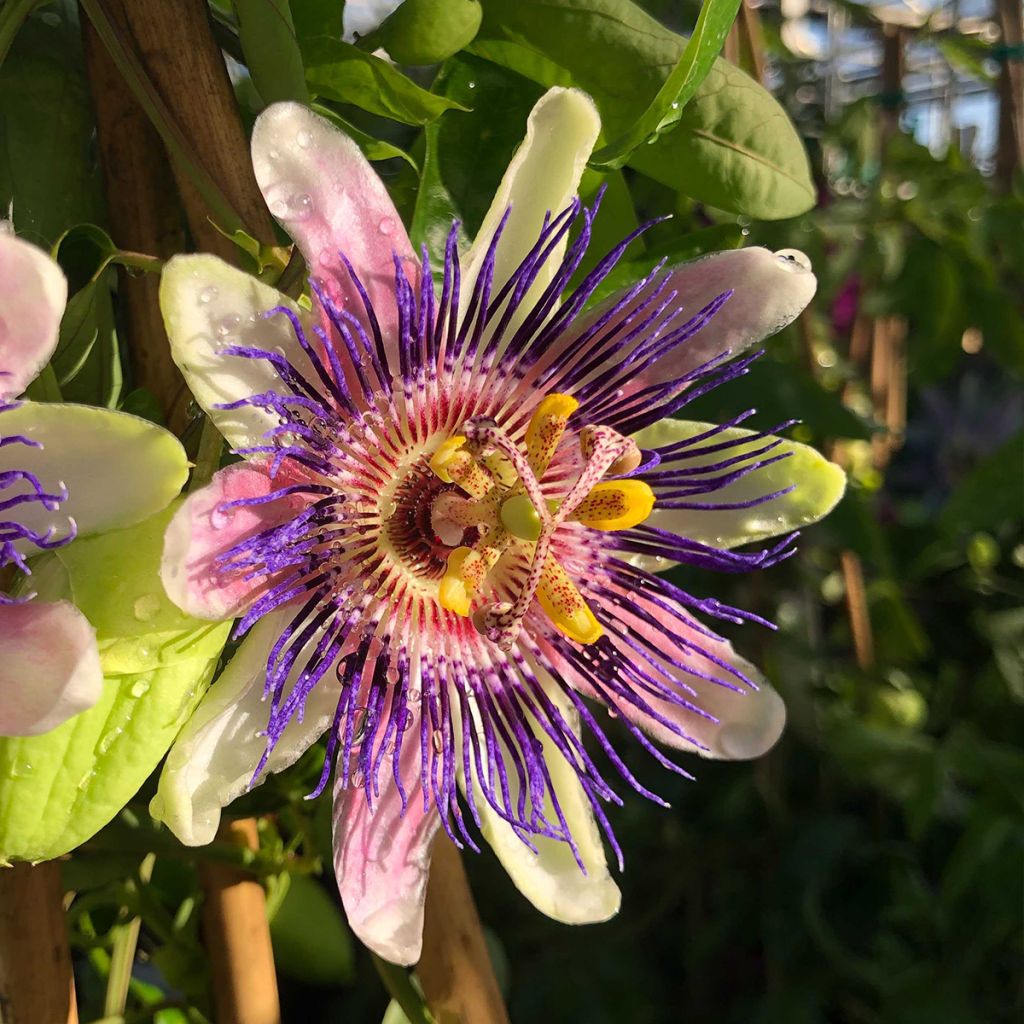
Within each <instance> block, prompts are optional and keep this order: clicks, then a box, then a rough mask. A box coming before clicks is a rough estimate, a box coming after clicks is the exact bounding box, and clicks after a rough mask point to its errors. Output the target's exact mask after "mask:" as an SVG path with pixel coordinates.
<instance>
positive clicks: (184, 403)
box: [82, 19, 189, 434]
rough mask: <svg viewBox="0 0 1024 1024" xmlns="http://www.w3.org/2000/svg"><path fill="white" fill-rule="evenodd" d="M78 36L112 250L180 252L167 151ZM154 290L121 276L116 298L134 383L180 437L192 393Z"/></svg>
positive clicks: (102, 52)
mask: <svg viewBox="0 0 1024 1024" xmlns="http://www.w3.org/2000/svg"><path fill="white" fill-rule="evenodd" d="M82 35H83V40H84V43H85V56H86V67H87V69H88V73H89V84H90V87H91V91H92V99H93V109H94V111H95V114H96V135H97V140H98V142H99V152H100V164H101V167H102V171H103V185H104V191H105V193H106V197H107V214H108V216H109V218H110V231H111V235H112V237H113V240H114V244H115V245H117V246H118V247H119V248H121V249H128V250H131V251H134V252H144V253H148V254H149V255H151V256H159V257H161V258H166V257H169V256H171V255H173V254H174V253H176V252H182V251H183V250H184V248H185V232H184V224H183V222H182V217H181V205H180V199H179V196H178V189H177V186H176V185H175V182H174V175H173V174H172V173H171V165H170V163H169V162H168V158H167V151H166V150H165V149H164V145H163V143H162V142H161V141H160V136H159V135H158V134H157V132H156V129H155V128H154V127H153V126H152V125H151V124H150V122H149V119H148V118H147V117H146V115H145V113H144V112H143V110H142V108H141V107H140V106H139V105H138V103H137V102H136V101H135V98H134V97H133V96H132V94H131V92H130V91H129V90H128V88H127V86H126V85H125V83H124V80H123V79H122V78H121V75H120V73H119V72H118V70H117V67H116V66H115V64H114V62H113V61H112V60H111V58H110V55H109V54H108V53H107V51H106V48H105V47H104V46H103V44H102V43H101V42H100V40H99V37H98V36H97V35H96V30H95V29H94V28H93V26H92V23H91V22H89V21H88V19H83V20H82ZM159 288H160V282H159V279H158V277H157V276H156V275H155V274H141V275H140V274H132V273H129V272H128V271H127V270H125V269H124V268H123V267H122V268H121V269H120V270H119V274H118V290H117V293H118V299H119V300H120V305H121V313H122V316H123V318H124V322H125V326H126V329H127V341H128V353H129V358H130V359H131V363H132V369H133V371H134V375H135V381H136V383H137V384H138V385H139V386H140V387H144V388H147V389H148V390H149V391H151V392H152V393H153V394H154V395H155V396H156V398H157V401H158V402H159V403H160V408H161V409H162V410H163V414H164V417H165V418H166V420H167V424H168V426H169V427H170V428H171V430H173V431H174V432H175V433H178V434H180V433H181V432H182V430H184V428H185V426H186V425H187V421H188V414H187V409H188V403H189V394H188V390H187V389H186V387H185V381H184V379H183V378H182V376H181V374H180V373H179V371H178V368H177V367H176V366H175V365H174V362H173V360H172V359H171V350H170V346H169V344H168V341H167V334H166V332H165V330H164V322H163V317H162V316H161V315H160V306H159V302H158V299H157V294H158V291H159Z"/></svg>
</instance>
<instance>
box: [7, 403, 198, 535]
mask: <svg viewBox="0 0 1024 1024" xmlns="http://www.w3.org/2000/svg"><path fill="white" fill-rule="evenodd" d="M0 430H2V432H3V435H4V436H8V437H9V436H11V435H12V434H17V435H20V436H23V437H27V438H29V439H30V440H32V441H36V442H38V443H39V444H41V445H42V447H41V448H32V447H29V446H27V445H23V444H8V445H5V446H4V447H2V448H0V472H4V471H6V470H18V469H21V470H28V471H29V472H31V473H34V474H35V475H36V476H37V477H38V478H39V480H40V482H41V483H42V485H43V486H44V487H45V488H46V490H47V492H48V493H50V494H57V493H58V492H59V490H60V486H61V484H63V485H64V486H65V487H66V488H67V492H68V497H67V500H66V501H62V502H61V503H60V505H59V506H58V507H57V509H56V510H55V511H50V510H47V509H45V508H44V507H43V506H42V505H41V504H39V502H36V501H32V502H26V503H24V504H22V505H18V506H16V507H15V508H13V509H12V510H10V513H9V515H10V518H12V519H14V520H15V521H16V522H18V523H21V524H22V525H25V526H28V527H31V528H32V529H33V530H38V531H44V530H45V529H47V528H48V527H50V526H52V527H53V528H54V529H55V532H56V535H57V536H62V535H64V534H66V533H67V531H68V518H69V517H71V518H73V519H74V520H75V523H76V524H77V526H78V532H79V534H82V535H84V534H89V533H99V532H101V531H103V530H113V529H120V528H122V527H126V526H134V525H135V524H136V523H140V522H142V520H144V519H148V518H149V517H150V516H151V515H155V514H156V513H157V512H159V511H160V510H161V509H162V508H165V507H166V506H167V504H168V503H169V502H170V501H171V499H172V498H174V497H175V496H176V495H177V494H178V492H179V491H180V490H181V488H182V486H183V485H184V483H185V480H186V478H187V477H188V460H187V458H186V457H185V450H184V449H183V448H182V446H181V443H180V442H179V441H178V439H177V438H176V437H175V436H174V435H173V434H171V433H169V432H168V431H166V430H164V429H163V428H162V427H158V426H156V425H155V424H153V423H149V422H147V421H146V420H143V419H140V418H139V417H137V416H131V415H129V414H128V413H124V412H114V411H112V410H109V409H93V408H90V407H89V406H84V405H62V404H60V403H50V402H25V403H23V404H22V405H20V406H18V407H17V408H15V409H10V410H8V411H7V412H4V413H3V414H2V417H0ZM17 486H18V488H19V489H18V490H13V489H12V490H11V491H10V492H9V496H14V495H15V494H19V493H29V492H30V490H31V488H30V487H29V486H28V485H27V484H24V483H21V484H18V485H17ZM21 547H22V545H21V544H19V549H21ZM24 550H31V548H30V547H27V546H26V547H25V548H24Z"/></svg>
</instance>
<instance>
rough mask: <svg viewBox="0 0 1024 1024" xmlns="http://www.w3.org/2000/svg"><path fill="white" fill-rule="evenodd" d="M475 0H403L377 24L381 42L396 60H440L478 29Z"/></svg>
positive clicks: (480, 12)
mask: <svg viewBox="0 0 1024 1024" xmlns="http://www.w3.org/2000/svg"><path fill="white" fill-rule="evenodd" d="M482 17H483V8H481V6H480V3H479V0H405V3H403V4H402V6H401V7H399V8H398V10H397V11H395V12H394V13H393V14H392V15H391V16H390V17H389V18H388V19H387V20H386V21H385V22H384V23H383V24H382V25H381V26H380V29H379V36H380V42H381V45H382V46H383V47H384V49H385V50H387V51H388V53H389V54H391V56H392V57H393V58H394V59H395V60H396V61H398V63H399V64H440V63H441V61H443V60H446V59H447V58H448V57H450V56H451V55H452V54H453V53H458V52H459V50H461V49H462V48H463V47H464V46H467V45H468V44H469V43H471V42H472V41H473V39H474V38H475V37H476V34H477V32H479V31H480V20H481V18H482Z"/></svg>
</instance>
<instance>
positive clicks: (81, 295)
mask: <svg viewBox="0 0 1024 1024" xmlns="http://www.w3.org/2000/svg"><path fill="white" fill-rule="evenodd" d="M115 281H116V278H115V276H114V273H113V271H112V270H105V271H103V272H101V273H100V274H99V275H98V276H97V277H95V278H93V279H92V280H91V281H89V283H88V284H87V285H86V286H85V287H84V288H82V289H81V290H80V291H78V292H76V293H75V294H74V295H72V296H71V298H70V300H69V301H68V304H67V308H66V309H65V310H64V316H63V318H62V319H61V322H60V340H59V341H58V342H57V349H56V351H55V352H54V354H53V360H52V366H53V369H54V372H55V373H56V375H57V381H58V383H59V384H60V389H61V394H62V395H63V397H64V399H65V400H67V401H71V402H81V403H83V404H86V405H100V406H104V407H106V408H108V409H113V408H116V406H117V403H118V401H119V399H120V397H121V385H122V383H123V378H122V373H121V357H120V353H119V349H118V342H117V330H116V328H115V325H114V305H113V299H112V297H111V289H112V288H113V286H114V283H115Z"/></svg>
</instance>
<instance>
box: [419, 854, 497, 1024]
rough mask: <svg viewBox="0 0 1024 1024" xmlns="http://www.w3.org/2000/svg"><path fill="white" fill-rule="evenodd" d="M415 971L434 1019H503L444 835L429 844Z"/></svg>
mask: <svg viewBox="0 0 1024 1024" xmlns="http://www.w3.org/2000/svg"><path fill="white" fill-rule="evenodd" d="M416 973H417V975H418V977H419V979H420V983H421V984H422V985H423V993H424V995H425V996H426V999H427V1005H428V1006H429V1007H430V1012H431V1013H432V1014H433V1015H434V1019H435V1021H436V1022H437V1024H508V1011H507V1010H506V1009H505V1004H504V1003H503V1002H502V999H501V993H500V992H499V991H498V982H497V979H496V978H495V977H494V968H493V967H492V965H491V958H490V955H489V953H488V952H487V943H486V942H485V941H484V935H483V930H482V928H481V926H480V917H479V915H478V914H477V911H476V905H475V904H474V902H473V894H472V892H471V891H470V888H469V882H468V880H467V879H466V870H465V868H464V867H463V866H462V858H461V857H460V856H459V851H458V850H457V849H456V848H455V846H454V845H453V844H452V843H451V841H450V840H449V839H448V838H447V836H444V835H441V836H438V838H437V841H436V842H435V843H434V849H433V857H432V859H431V863H430V882H429V883H428V885H427V906H426V920H425V923H424V928H423V956H422V958H421V959H420V962H419V965H418V966H417V968H416Z"/></svg>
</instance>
